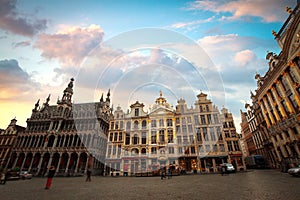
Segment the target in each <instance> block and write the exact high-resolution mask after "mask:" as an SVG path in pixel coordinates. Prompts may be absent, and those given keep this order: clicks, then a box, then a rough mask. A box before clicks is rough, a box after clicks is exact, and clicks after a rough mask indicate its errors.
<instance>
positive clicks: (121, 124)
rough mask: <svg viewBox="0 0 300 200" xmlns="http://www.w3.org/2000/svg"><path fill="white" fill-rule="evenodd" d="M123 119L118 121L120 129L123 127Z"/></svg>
mask: <svg viewBox="0 0 300 200" xmlns="http://www.w3.org/2000/svg"><path fill="white" fill-rule="evenodd" d="M123 126H124V125H123V121H121V122H120V129H123Z"/></svg>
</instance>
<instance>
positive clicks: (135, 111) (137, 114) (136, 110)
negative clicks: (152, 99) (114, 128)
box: [134, 108, 139, 117]
mask: <svg viewBox="0 0 300 200" xmlns="http://www.w3.org/2000/svg"><path fill="white" fill-rule="evenodd" d="M134 116H135V117H137V116H139V109H138V108H136V109H134Z"/></svg>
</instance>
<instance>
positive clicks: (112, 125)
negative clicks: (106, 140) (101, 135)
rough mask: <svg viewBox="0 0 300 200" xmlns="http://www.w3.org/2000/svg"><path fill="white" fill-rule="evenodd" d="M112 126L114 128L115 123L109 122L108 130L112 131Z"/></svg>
mask: <svg viewBox="0 0 300 200" xmlns="http://www.w3.org/2000/svg"><path fill="white" fill-rule="evenodd" d="M114 126H115V123H114V122H111V123H110V129H111V130H113V129H114Z"/></svg>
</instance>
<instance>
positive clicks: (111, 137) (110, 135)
mask: <svg viewBox="0 0 300 200" xmlns="http://www.w3.org/2000/svg"><path fill="white" fill-rule="evenodd" d="M109 141H111V142H112V141H113V133H110V134H109Z"/></svg>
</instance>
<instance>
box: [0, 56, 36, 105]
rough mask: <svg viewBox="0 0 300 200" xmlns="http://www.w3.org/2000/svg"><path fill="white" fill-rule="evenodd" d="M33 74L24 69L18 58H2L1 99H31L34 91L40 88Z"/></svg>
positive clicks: (0, 64) (0, 73)
mask: <svg viewBox="0 0 300 200" xmlns="http://www.w3.org/2000/svg"><path fill="white" fill-rule="evenodd" d="M39 87H40V85H39V84H38V83H36V82H35V81H34V80H33V79H32V77H31V75H29V74H28V73H27V72H26V71H24V70H23V69H22V68H21V67H20V66H19V63H18V61H17V60H14V59H12V60H0V101H10V100H19V98H21V99H22V101H24V100H25V98H24V96H23V95H25V96H27V99H30V97H31V93H30V92H33V91H36V90H39Z"/></svg>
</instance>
